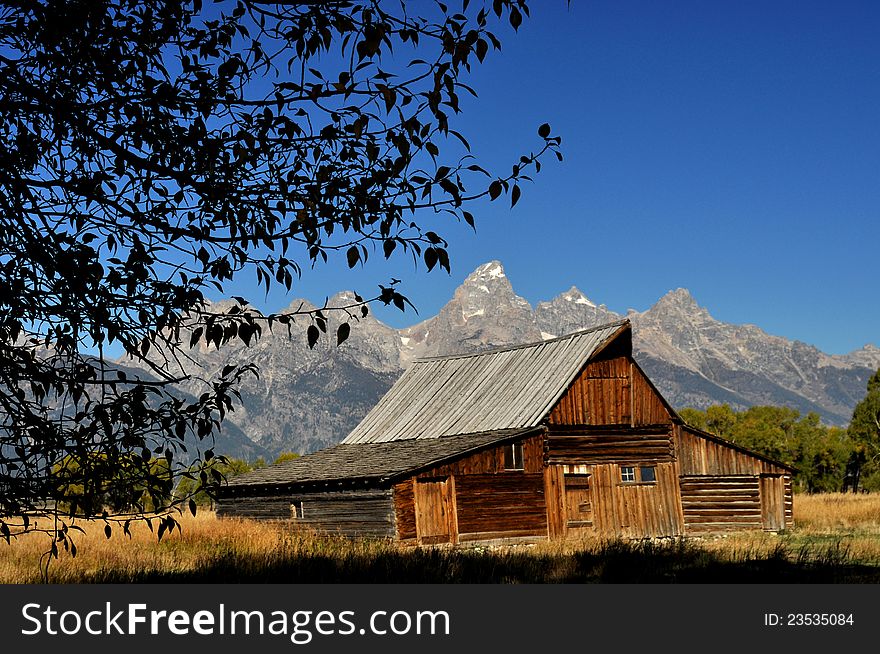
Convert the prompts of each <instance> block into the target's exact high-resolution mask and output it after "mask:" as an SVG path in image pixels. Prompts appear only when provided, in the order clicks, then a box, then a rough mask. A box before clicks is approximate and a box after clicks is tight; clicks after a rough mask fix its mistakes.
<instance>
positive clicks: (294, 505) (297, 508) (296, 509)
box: [290, 502, 303, 520]
mask: <svg viewBox="0 0 880 654" xmlns="http://www.w3.org/2000/svg"><path fill="white" fill-rule="evenodd" d="M290 517H291V518H293V519H294V520H296V519H297V518H302V517H303V503H302V502H291V503H290Z"/></svg>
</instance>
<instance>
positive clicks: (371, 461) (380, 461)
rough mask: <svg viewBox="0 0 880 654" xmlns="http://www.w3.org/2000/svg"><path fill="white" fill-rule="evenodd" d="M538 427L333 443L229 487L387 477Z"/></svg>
mask: <svg viewBox="0 0 880 654" xmlns="http://www.w3.org/2000/svg"><path fill="white" fill-rule="evenodd" d="M540 429H541V428H538V429H506V430H501V431H490V432H483V433H480V434H462V435H458V436H448V437H445V438H436V439H431V440H408V441H394V442H390V443H369V444H367V443H354V444H344V443H341V444H339V445H335V446H333V447H328V448H327V449H325V450H320V451H318V452H314V453H312V454H306V455H305V456H302V457H300V458H298V459H293V460H291V461H285V462H284V463H281V464H278V465H274V466H269V467H268V468H261V469H259V470H254V471H252V472H248V473H246V474H243V475H239V476H237V477H233V478H232V479H230V480H229V484H228V486H229V487H230V488H231V489H235V488H236V487H238V488H243V487H253V486H278V485H288V484H308V483H314V482H332V481H339V480H343V479H355V478H356V479H371V480H374V481H380V482H381V481H387V480H389V479H392V478H393V477H396V476H397V475H400V474H403V473H407V472H413V471H416V470H420V469H422V468H426V467H428V466H430V465H431V464H434V463H439V462H441V461H445V460H447V459H451V458H453V457H456V456H459V455H462V454H467V453H469V452H473V451H476V450H480V449H482V448H484V447H488V446H490V445H492V444H495V443H499V442H502V441H504V440H508V439H513V438H517V437H522V436H526V435H528V434H530V433H534V432H537V431H539V430H540Z"/></svg>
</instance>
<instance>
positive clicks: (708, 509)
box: [680, 475, 763, 534]
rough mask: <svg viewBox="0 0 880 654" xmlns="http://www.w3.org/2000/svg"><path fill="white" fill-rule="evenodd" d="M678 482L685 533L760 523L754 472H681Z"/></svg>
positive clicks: (757, 485)
mask: <svg viewBox="0 0 880 654" xmlns="http://www.w3.org/2000/svg"><path fill="white" fill-rule="evenodd" d="M680 482H681V503H682V509H683V512H684V522H685V529H686V531H687V533H689V534H699V533H706V532H721V531H733V530H736V529H761V528H762V527H763V520H762V510H761V492H760V485H759V477H758V476H757V475H723V476H721V475H699V476H682V477H681V479H680Z"/></svg>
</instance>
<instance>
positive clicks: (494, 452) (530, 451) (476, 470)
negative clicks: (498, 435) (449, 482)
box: [417, 434, 544, 478]
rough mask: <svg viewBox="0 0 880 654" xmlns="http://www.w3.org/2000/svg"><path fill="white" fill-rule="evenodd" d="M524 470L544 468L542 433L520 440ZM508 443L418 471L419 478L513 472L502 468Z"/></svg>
mask: <svg viewBox="0 0 880 654" xmlns="http://www.w3.org/2000/svg"><path fill="white" fill-rule="evenodd" d="M522 444H523V468H524V471H525V472H533V473H536V472H541V471H542V470H543V468H544V435H543V434H537V435H535V436H530V437H529V438H526V439H524V440H523V441H522ZM508 447H510V444H509V443H508V444H506V445H499V446H497V447H491V448H488V449H485V450H482V451H481V452H476V453H474V454H470V455H468V456H465V457H462V458H460V459H458V460H456V461H451V462H449V463H445V464H442V465H438V466H434V467H433V468H430V469H428V470H424V471H422V472H420V473H419V474H418V475H417V476H418V477H419V478H425V477H439V476H443V475H482V474H513V473H512V472H511V471H506V470H505V469H504V450H505V449H506V448H508Z"/></svg>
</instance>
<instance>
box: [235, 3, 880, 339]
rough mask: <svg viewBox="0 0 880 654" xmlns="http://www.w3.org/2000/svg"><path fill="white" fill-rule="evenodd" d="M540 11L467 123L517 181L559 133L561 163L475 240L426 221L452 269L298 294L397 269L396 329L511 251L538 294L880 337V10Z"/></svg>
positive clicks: (825, 334)
mask: <svg viewBox="0 0 880 654" xmlns="http://www.w3.org/2000/svg"><path fill="white" fill-rule="evenodd" d="M531 4H532V18H531V19H530V20H527V21H526V22H525V23H524V24H523V26H522V27H521V28H520V32H519V34H517V35H515V36H514V35H512V34H511V33H508V30H500V31H499V35H501V36H503V37H505V38H503V39H502V40H503V42H504V49H503V52H502V53H500V54H499V53H495V54H493V55H491V56H490V58H489V59H488V60H487V63H486V64H485V65H484V66H483V67H482V68H481V69H480V70H479V71H476V72H475V74H474V75H473V77H472V79H471V80H470V81H471V82H472V83H473V85H474V86H475V87H476V88H477V90H478V92H479V94H480V97H479V98H478V99H476V100H469V101H467V102H466V103H464V112H463V114H462V115H461V116H460V117H459V118H458V119H457V122H456V125H455V126H456V127H457V128H459V129H460V131H462V132H464V133H465V134H466V135H467V136H468V137H469V138H470V140H471V143H472V145H473V147H474V150H475V153H476V154H477V155H478V157H479V158H480V159H481V160H483V161H486V162H489V163H490V164H493V165H495V166H496V167H497V168H498V169H499V170H501V171H506V170H509V165H510V164H511V163H513V162H514V161H515V160H516V158H517V157H518V156H519V154H521V153H522V152H527V151H529V150H530V149H534V148H536V147H538V146H539V140H538V139H537V136H536V129H537V127H538V125H539V124H541V123H542V122H549V123H550V124H551V125H552V126H553V131H554V134H559V135H561V136H562V138H563V142H562V149H563V152H564V154H565V161H564V162H563V163H561V164H558V163H556V162H555V160H554V161H552V162H551V161H548V162H547V165H546V167H545V168H544V170H543V171H542V173H541V174H540V175H538V176H537V177H536V180H535V183H534V184H532V185H528V186H526V187H525V188H524V189H523V191H524V193H523V197H522V199H521V200H520V202H519V204H518V205H517V207H516V208H515V209H513V210H510V209H509V204H508V203H507V202H496V203H492V204H489V203H484V204H480V205H477V206H475V207H474V209H473V213H474V214H475V215H476V218H477V231H476V234H475V233H474V232H473V231H471V230H470V228H468V227H466V226H464V225H455V224H450V225H445V224H443V223H431V224H432V225H433V226H435V227H436V228H437V231H438V232H440V233H441V234H442V235H444V236H446V237H447V238H448V240H449V241H450V255H451V258H452V275H451V276H450V275H446V273H445V272H441V271H439V270H435V271H434V272H432V273H430V274H428V273H426V272H425V271H424V269H421V270H419V271H416V270H415V269H414V268H413V265H412V263H411V262H409V263H408V262H407V261H406V260H405V259H403V258H400V259H397V260H395V261H393V262H392V263H385V262H381V261H380V259H381V256H380V255H379V253H377V255H376V256H375V257H373V258H372V259H371V260H370V262H369V263H368V264H367V266H366V267H365V268H363V269H360V268H358V269H355V270H354V271H347V270H345V269H344V263H343V262H338V265H335V266H334V265H331V266H327V267H319V268H316V269H315V270H314V271H306V272H305V273H304V276H303V278H302V280H301V282H300V284H299V286H298V287H297V288H295V292H294V296H296V297H308V298H310V299H312V300H314V301H318V302H320V301H322V299H323V297H324V296H326V295H330V294H332V293H334V292H336V291H337V290H340V289H343V288H352V287H353V288H356V290H358V291H359V292H361V293H362V294H366V293H369V292H370V291H372V290H375V288H376V286H375V285H376V284H378V283H382V282H385V281H387V280H388V279H389V277H390V276H392V275H393V276H396V277H399V278H401V279H403V280H404V285H403V287H402V292H404V293H405V294H406V295H408V296H409V297H410V298H411V299H412V300H413V302H414V303H415V304H416V305H417V307H418V309H419V312H420V316H415V315H414V314H412V313H411V312H407V313H406V314H400V313H399V312H397V311H396V310H377V315H378V317H379V318H380V319H382V320H383V321H385V322H388V323H390V324H393V325H395V326H404V325H408V324H412V323H414V322H417V321H418V320H420V319H422V318H425V317H429V316H431V315H433V314H434V313H436V312H437V311H438V310H439V308H440V307H441V306H442V305H443V304H444V303H445V302H446V301H448V300H449V298H450V297H451V295H452V292H453V291H454V289H455V287H456V286H458V285H459V284H460V283H461V281H462V280H463V279H464V277H465V276H466V275H467V274H468V273H470V272H471V271H472V270H473V269H474V268H475V267H476V266H478V265H479V264H481V263H484V262H486V261H488V260H490V259H499V260H501V261H502V262H503V263H504V266H505V269H506V270H507V274H508V277H509V278H510V280H511V282H512V283H513V285H514V288H515V289H516V291H517V292H518V293H519V294H521V295H523V296H524V297H525V298H526V299H528V300H529V301H530V302H532V304H534V303H536V302H538V301H540V300H544V299H549V298H551V297H552V296H554V295H556V294H558V293H560V292H562V291H564V290H565V289H567V288H568V287H570V286H571V285H573V284H574V285H576V286H578V287H579V288H580V289H581V290H582V291H584V292H585V293H586V294H587V295H588V296H589V297H590V298H591V299H593V300H594V301H596V302H600V303H604V304H606V305H608V307H609V308H611V309H614V310H617V311H620V312H623V311H625V310H626V309H627V308H634V309H637V310H644V309H646V308H648V307H649V306H650V305H651V304H653V303H654V302H655V301H656V300H657V299H658V298H659V297H660V296H662V295H663V294H664V293H666V292H667V291H668V290H670V289H673V288H678V287H685V288H688V289H690V291H691V292H692V293H693V295H694V296H695V297H696V298H697V300H698V301H699V302H700V304H702V305H703V306H705V307H706V308H707V309H708V310H709V311H710V312H711V313H712V314H713V315H714V316H715V317H716V318H718V319H721V320H725V321H728V322H735V323H754V324H757V325H759V326H760V327H762V328H763V329H765V330H766V331H768V332H770V333H772V334H778V335H781V336H786V337H788V338H795V339H799V340H802V341H805V342H807V343H811V344H814V345H816V346H818V347H819V348H821V349H823V350H825V351H827V352H832V353H842V352H847V351H850V350H853V349H856V348H859V347H861V346H862V345H864V344H865V343H868V342H873V343H876V344H880V329H878V325H880V292H878V291H880V272H878V252H880V227H878V218H880V38H878V34H880V3H876V2H841V1H835V2H804V1H799V2H766V1H765V2H736V3H733V2H727V3H720V2H673V3H657V2H627V1H620V0H616V1H613V2H612V1H607V2H586V1H584V0H572V2H571V6H570V7H567V6H566V2H565V0H540V1H536V2H532V3H531ZM245 290H247V289H245ZM233 292H240V289H235V290H234V291H233ZM248 295H250V296H251V297H252V299H254V300H257V299H258V296H259V294H258V293H257V292H256V291H254V292H253V293H248ZM288 302H289V298H282V297H281V296H279V295H274V294H273V295H272V296H270V297H269V298H268V299H267V300H265V302H264V303H262V304H263V306H266V307H268V308H269V309H278V308H281V307H282V306H286V304H287V303H288Z"/></svg>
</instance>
